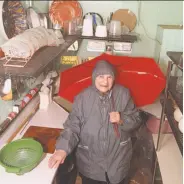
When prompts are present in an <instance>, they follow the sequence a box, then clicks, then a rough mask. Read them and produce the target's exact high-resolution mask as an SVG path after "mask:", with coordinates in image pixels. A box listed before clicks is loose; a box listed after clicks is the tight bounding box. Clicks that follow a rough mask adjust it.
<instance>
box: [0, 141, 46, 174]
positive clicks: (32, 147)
mask: <svg viewBox="0 0 184 184" xmlns="http://www.w3.org/2000/svg"><path fill="white" fill-rule="evenodd" d="M42 156H43V147H42V145H41V144H40V143H39V142H37V141H35V140H34V139H32V138H23V139H19V140H16V141H13V142H11V143H9V144H7V145H6V146H4V147H3V148H2V149H1V151H0V164H1V165H2V166H3V167H4V168H5V169H6V172H9V173H15V174H17V175H22V174H24V173H26V172H29V171H31V170H32V169H33V168H35V167H36V166H37V165H38V164H39V163H40V160H41V159H42Z"/></svg>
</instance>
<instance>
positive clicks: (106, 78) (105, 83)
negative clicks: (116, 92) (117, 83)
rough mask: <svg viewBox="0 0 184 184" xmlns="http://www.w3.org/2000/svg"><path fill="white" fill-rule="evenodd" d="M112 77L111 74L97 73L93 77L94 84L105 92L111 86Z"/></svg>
mask: <svg viewBox="0 0 184 184" xmlns="http://www.w3.org/2000/svg"><path fill="white" fill-rule="evenodd" d="M113 83H114V79H113V77H112V76H111V75H99V76H97V77H96V79H95V86H96V88H97V89H98V90H99V91H100V92H101V93H106V92H107V91H109V90H110V89H111V88H112V85H113Z"/></svg>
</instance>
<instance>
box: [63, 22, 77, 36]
mask: <svg viewBox="0 0 184 184" xmlns="http://www.w3.org/2000/svg"><path fill="white" fill-rule="evenodd" d="M76 30H77V22H76V20H75V19H74V20H71V21H65V22H64V33H65V35H75V34H76Z"/></svg>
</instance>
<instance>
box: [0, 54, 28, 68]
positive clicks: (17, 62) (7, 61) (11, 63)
mask: <svg viewBox="0 0 184 184" xmlns="http://www.w3.org/2000/svg"><path fill="white" fill-rule="evenodd" d="M0 61H2V62H3V66H4V67H18V68H22V67H25V65H26V64H27V63H28V61H29V59H27V58H10V57H3V58H0Z"/></svg>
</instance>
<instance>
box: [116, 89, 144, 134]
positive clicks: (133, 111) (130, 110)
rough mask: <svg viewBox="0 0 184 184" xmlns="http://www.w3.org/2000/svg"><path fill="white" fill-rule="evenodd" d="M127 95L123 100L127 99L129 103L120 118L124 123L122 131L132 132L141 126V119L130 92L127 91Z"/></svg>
mask: <svg viewBox="0 0 184 184" xmlns="http://www.w3.org/2000/svg"><path fill="white" fill-rule="evenodd" d="M125 95H126V96H125V97H124V98H123V99H126V102H127V103H126V106H125V109H124V110H123V111H122V112H120V117H121V120H122V121H123V123H122V125H121V129H122V130H123V131H132V130H134V129H136V128H137V127H138V126H139V125H140V123H141V118H140V115H139V111H138V109H137V108H136V106H135V104H134V102H133V99H132V97H131V96H130V92H129V90H127V91H126V93H125ZM122 103H124V102H122Z"/></svg>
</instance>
